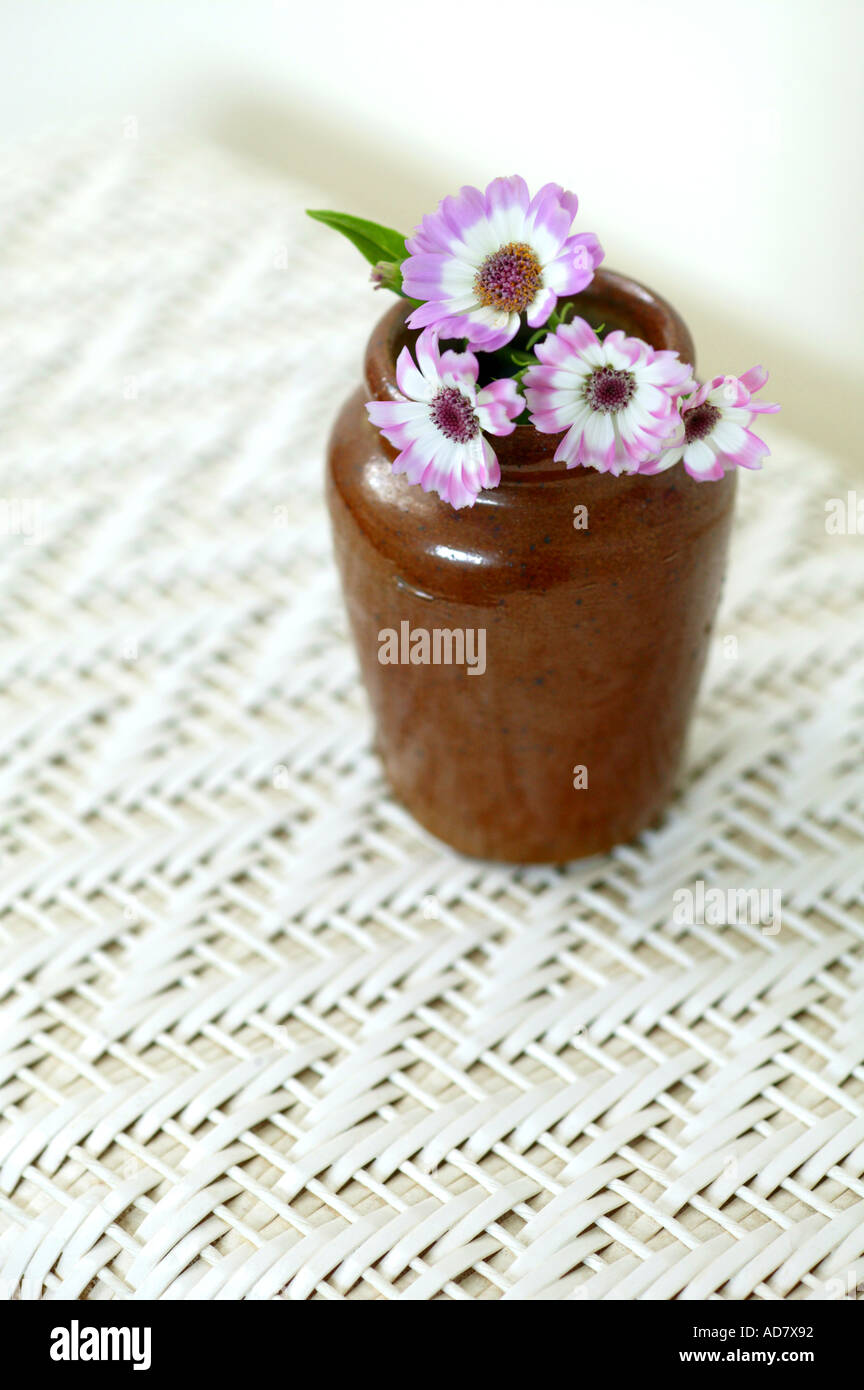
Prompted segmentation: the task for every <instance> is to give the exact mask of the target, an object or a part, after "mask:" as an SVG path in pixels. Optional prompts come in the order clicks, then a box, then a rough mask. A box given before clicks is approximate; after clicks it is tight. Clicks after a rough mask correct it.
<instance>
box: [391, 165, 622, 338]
mask: <svg viewBox="0 0 864 1390" xmlns="http://www.w3.org/2000/svg"><path fill="white" fill-rule="evenodd" d="M578 205H579V200H578V199H577V197H576V194H575V193H567V192H565V191H564V189H563V188H562V187H561V185H560V184H557V183H547V184H544V186H543V187H542V188H541V189H540V192H539V193H538V194H537V195H536V196H535V197H534V198H532V197H531V195H530V193H529V192H528V185H527V184H526V182H525V180H524V179H523V178H519V177H518V176H514V177H513V178H499V179H493V180H492V182H491V183H490V184H489V185H488V187H487V189H486V191H485V193H481V192H480V190H479V188H471V187H469V186H466V187H464V188H462V189H460V190H459V192H458V193H457V194H456V195H455V196H454V197H450V198H444V199H443V200H442V202H441V203H439V205H438V208H437V210H436V211H435V212H432V213H429V214H427V216H426V217H424V218H423V221H422V222H421V224H420V226H419V227H418V228H416V230H415V233H414V235H413V236H411V237H409V238H408V239H407V241H406V243H405V245H406V248H407V250H408V251H409V252H410V253H411V254H410V255H409V257H408V259H407V260H406V261H403V262H402V276H403V281H402V288H403V291H404V293H405V294H406V295H408V296H409V298H411V299H421V300H423V301H424V303H422V304H421V305H420V308H419V309H415V310H414V312H413V313H412V315H411V317H410V318H409V320H408V323H409V325H410V326H411V327H412V328H423V327H425V326H426V325H435V327H437V329H438V331H439V334H440V336H441V337H442V338H467V339H468V341H469V343H470V344H471V345H472V346H473V347H478V348H482V349H484V350H485V351H487V352H489V351H494V349H496V348H499V347H503V346H504V344H505V343H509V342H510V340H511V338H513V337H515V335H516V333H517V332H518V331H519V325H520V323H521V315H522V314H523V313H524V314H525V315H526V317H527V320H528V323H529V324H530V325H531V327H532V328H539V327H540V326H541V325H542V324H544V323H545V322H546V320H547V319H548V317H549V315H550V314H551V313H552V310H553V309H554V308H555V305H556V304H557V302H558V297H559V296H560V295H570V294H578V293H579V291H580V290H583V289H584V288H585V286H586V285H587V284H588V283H589V282H590V281H591V279H592V278H593V275H594V269H595V267H596V266H598V265H599V264H600V262H601V261H602V259H603V251H602V249H601V246H600V243H599V241H598V240H597V238H596V236H594V234H593V233H591V232H582V233H580V234H578V235H574V236H571V234H570V229H571V227H572V225H573V219H574V217H575V216H576V209H577V207H578Z"/></svg>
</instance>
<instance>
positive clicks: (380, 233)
mask: <svg viewBox="0 0 864 1390" xmlns="http://www.w3.org/2000/svg"><path fill="white" fill-rule="evenodd" d="M306 215H307V216H308V217H312V218H314V219H315V221H316V222H323V223H324V225H325V227H332V228H333V230H334V231H336V232H341V233H342V235H343V236H345V237H347V238H348V240H349V241H350V242H353V244H354V245H355V246H356V247H357V250H358V251H359V252H360V254H361V256H365V257H366V259H367V261H368V262H369V263H370V265H376V264H377V263H378V262H379V261H396V262H397V263H398V262H399V261H404V260H405V259H406V257H407V254H408V253H407V251H406V250H405V238H404V236H402V234H401V232H395V231H394V230H393V228H392V227H382V226H380V225H379V223H377V222H367V221H366V219H365V218H364V217H352V216H351V215H350V214H349V213H347V212H326V211H322V210H317V209H312V208H307V209H306Z"/></svg>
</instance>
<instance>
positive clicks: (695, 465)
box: [639, 367, 780, 482]
mask: <svg viewBox="0 0 864 1390" xmlns="http://www.w3.org/2000/svg"><path fill="white" fill-rule="evenodd" d="M767 380H768V373H767V372H766V370H765V368H764V367H751V368H750V370H749V371H747V372H745V373H744V375H743V376H739V377H735V376H715V377H714V378H713V380H712V381H707V382H705V384H704V386H700V387H699V389H698V390H697V391H695V392H694V393H693V394H692V395H690V396H687V397H685V398H683V399H681V400H680V401H679V402H678V405H679V408H680V411H681V419H680V424H679V428H678V431H677V435H676V438H675V442H674V443H673V444H671V445H669V441H668V440H667V441H666V443H667V446H668V447H666V448H665V449H664V450H663V452H662V453H661V454H660V455H659V457H658V458H655V459H649V460H648V462H647V463H645V464H643V465H642V467H641V468H640V470H639V471H640V473H662V472H663V471H664V470H665V469H667V468H671V467H672V465H673V464H676V463H680V462H683V464H684V467H685V469H686V470H687V472H688V473H689V474H690V476H691V478H696V479H697V480H699V481H700V482H709V481H712V482H713V481H716V480H717V479H719V478H722V477H723V475H724V473H725V472H726V470H727V468H761V467H762V460H763V458H765V457H766V456H767V455H768V454H770V453H771V450H770V449H769V448H768V446H767V444H765V443H764V442H763V440H761V439H760V438H759V436H758V435H757V434H753V433H752V431H751V429H750V426H751V425H752V424H753V422H754V420H755V418H756V416H757V415H765V414H774V412H775V411H778V410H779V409H780V407H779V405H772V404H771V402H769V401H756V400H754V399H753V397H754V395H755V394H756V392H757V391H761V389H762V387H763V386H764V385H765V383H766V381H767Z"/></svg>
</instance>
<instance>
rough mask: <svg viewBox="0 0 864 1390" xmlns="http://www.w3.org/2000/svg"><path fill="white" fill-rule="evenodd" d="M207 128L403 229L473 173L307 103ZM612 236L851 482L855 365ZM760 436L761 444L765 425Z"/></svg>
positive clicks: (232, 108) (702, 350)
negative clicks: (702, 289)
mask: <svg viewBox="0 0 864 1390" xmlns="http://www.w3.org/2000/svg"><path fill="white" fill-rule="evenodd" d="M209 125H210V134H211V136H212V137H213V138H214V139H215V140H216V141H217V142H218V143H220V144H221V145H223V147H225V148H227V149H228V150H230V151H231V153H232V154H234V155H235V156H238V157H240V158H243V159H245V160H247V161H249V162H252V163H257V164H259V165H264V166H266V167H267V168H269V169H271V170H272V171H273V172H275V173H276V174H281V175H283V176H285V177H286V178H291V179H297V180H300V181H302V182H304V183H308V184H309V185H310V186H312V187H317V188H319V189H320V190H321V204H322V206H327V207H333V208H336V209H338V210H340V211H343V210H344V211H349V212H354V213H356V214H357V215H358V216H362V217H369V218H372V219H373V220H375V221H380V222H384V223H387V224H388V225H391V226H396V227H399V228H405V229H406V231H407V230H408V229H409V228H411V227H413V226H414V225H415V224H416V222H417V221H418V220H419V218H420V217H421V216H422V214H423V213H424V212H428V211H430V210H431V209H432V208H434V207H435V205H436V203H437V202H438V199H439V198H440V197H442V196H443V194H445V193H447V192H454V191H455V190H456V188H457V187H458V185H459V184H460V183H465V182H471V181H472V179H473V178H475V174H474V173H473V172H472V170H470V169H466V170H464V171H462V170H460V171H458V172H457V173H456V175H455V177H454V171H453V169H452V168H451V167H450V166H449V165H446V166H445V165H444V164H437V163H435V162H433V161H430V160H428V159H427V158H425V157H424V158H423V160H422V161H420V162H418V163H417V164H413V163H411V162H410V161H408V160H406V159H405V158H404V156H402V155H401V154H400V152H399V151H398V150H397V149H393V148H389V147H387V146H386V145H383V144H378V145H374V144H370V143H369V142H368V141H364V140H363V139H360V138H358V137H356V136H355V135H353V134H352V133H351V132H350V131H348V132H347V133H346V128H345V126H344V124H339V123H336V122H332V123H328V122H327V121H321V120H320V119H318V118H317V117H316V119H315V120H314V121H312V120H310V119H309V115H308V112H307V111H306V110H304V109H302V108H300V107H297V106H292V104H291V102H290V101H288V100H281V99H280V101H278V102H267V101H263V100H262V101H259V102H250V101H248V100H239V101H238V100H232V99H227V100H225V102H224V104H223V105H222V107H221V108H220V109H217V110H214V111H211V113H210V122H209ZM502 172H510V171H509V170H507V171H502ZM477 181H479V179H478V180H477ZM616 242H617V245H618V247H619V248H623V250H621V249H619V251H618V252H616V254H615V256H614V268H615V269H618V270H622V271H625V272H627V273H631V274H633V275H635V278H636V279H640V278H644V279H646V280H651V281H652V283H653V285H654V288H655V289H657V290H658V291H659V292H660V293H661V294H666V295H667V296H668V297H669V298H670V299H673V300H674V301H675V304H676V307H677V308H679V309H680V310H681V312H682V313H683V315H684V317H685V318H686V320H687V322H688V323H689V325H690V328H691V330H692V332H693V337H694V339H695V341H696V345H697V351H698V353H699V368H700V371H702V372H705V373H708V372H710V373H712V374H714V373H718V372H720V371H730V372H734V373H738V372H743V371H745V370H746V369H747V368H748V367H751V366H752V365H753V364H754V363H756V362H762V363H764V365H765V366H767V367H768V369H769V371H770V372H771V380H770V382H769V385H768V388H767V390H766V392H765V395H766V397H767V398H768V399H769V400H775V401H779V402H780V403H781V405H782V407H783V409H782V414H781V416H780V417H779V420H780V422H782V426H783V429H784V431H786V432H789V433H791V434H796V435H800V436H802V437H803V438H805V439H807V440H809V441H811V442H812V443H814V444H816V445H817V446H818V445H821V446H822V447H823V448H824V449H825V450H826V452H828V453H831V454H834V455H835V456H836V457H837V458H838V459H840V460H841V461H842V462H843V463H844V464H845V465H846V468H847V471H848V473H849V478H850V481H852V482H854V481H856V480H858V481H860V479H861V476H862V470H861V450H860V446H859V443H858V436H859V430H858V426H857V420H856V418H855V412H854V411H853V410H852V409H851V408H850V406H851V403H852V402H854V401H856V400H857V399H858V396H859V395H860V392H861V389H862V383H861V381H860V380H859V379H858V377H857V375H856V374H855V373H854V372H851V371H844V370H843V369H842V368H838V367H837V366H836V365H834V364H832V363H826V362H824V361H821V360H820V359H819V358H817V357H810V356H809V355H808V351H807V341H806V339H803V338H802V339H801V340H800V341H799V342H797V343H790V341H789V339H788V337H785V336H784V337H781V336H779V335H778V334H777V333H776V332H775V331H774V330H773V328H772V325H771V324H769V323H764V322H760V323H754V324H752V325H751V324H748V323H747V322H745V321H742V320H741V319H738V318H734V317H726V316H725V315H724V314H723V313H722V312H721V311H718V309H717V306H716V305H715V304H713V303H711V302H710V301H708V300H705V299H703V298H700V296H699V295H698V293H693V294H691V293H690V290H689V288H688V286H687V285H686V284H678V285H675V284H672V283H669V282H666V283H660V280H659V279H658V277H657V276H654V277H652V276H650V275H649V274H648V273H647V272H646V271H640V263H639V247H638V243H637V242H635V241H633V242H631V243H629V246H628V244H627V243H626V242H625V241H624V240H623V239H622V238H621V237H617V238H616ZM628 252H629V254H628ZM767 434H768V438H769V442H770V423H769V424H768V427H767ZM769 466H770V465H769Z"/></svg>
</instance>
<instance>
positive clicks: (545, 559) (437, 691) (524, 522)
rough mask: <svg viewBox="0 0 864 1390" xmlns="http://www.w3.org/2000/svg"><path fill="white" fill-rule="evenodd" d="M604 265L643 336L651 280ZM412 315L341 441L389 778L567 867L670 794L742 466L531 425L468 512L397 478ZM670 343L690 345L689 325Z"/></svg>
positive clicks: (344, 500)
mask: <svg viewBox="0 0 864 1390" xmlns="http://www.w3.org/2000/svg"><path fill="white" fill-rule="evenodd" d="M595 279H596V280H597V281H599V283H598V284H597V285H596V290H595V293H596V294H597V296H598V300H599V308H600V310H601V311H602V309H603V307H604V281H605V282H607V285H608V282H610V280H611V281H612V282H614V283H613V284H612V289H611V290H609V291H607V292H606V293H605V307H606V308H607V309H608V310H610V313H609V317H611V318H612V320H613V326H618V324H619V323H620V324H621V326H624V327H625V328H627V329H628V331H631V332H632V331H635V332H638V331H639V328H640V327H643V330H644V325H643V324H641V323H640V320H639V306H638V304H637V306H636V309H634V310H633V317H634V320H635V322H634V323H633V324H632V325H630V324H628V319H627V313H628V312H629V310H628V309H627V308H624V309H617V310H616V308H615V294H614V293H613V291H617V290H618V288H619V286H620V285H624V286H626V287H629V286H630V285H632V284H633V282H627V281H623V280H622V279H621V277H615V276H612V275H611V273H610V272H599V273H598V276H597V277H595ZM636 289H637V290H639V291H641V290H642V287H640V286H637V287H636ZM644 293H645V294H648V293H649V292H647V291H644ZM583 298H584V297H583V296H580V303H581V302H582V299H583ZM653 302H654V303H656V302H658V301H656V300H654V301H653ZM659 303H661V304H662V301H659ZM610 304H611V309H610ZM663 307H664V308H666V309H668V306H663ZM670 313H671V311H670ZM403 318H404V311H402V310H401V309H400V307H399V306H396V310H395V312H391V314H389V315H388V316H386V318H385V320H384V321H382V324H381V325H379V327H378V329H377V330H376V333H375V334H373V338H372V340H371V341H370V349H369V353H368V355H367V386H366V388H364V389H361V390H359V391H357V392H356V393H355V394H354V395H353V396H352V397H351V398H350V399H349V400H348V401H347V402H346V404H345V406H344V408H343V410H342V412H341V414H340V415H339V417H338V419H337V421H336V424H335V427H334V430H333V434H332V437H331V442H330V448H329V455H328V484H327V492H328V504H329V508H330V514H331V520H332V525H333V534H334V544H335V554H336V559H337V563H338V565H339V570H340V574H341V579H342V586H343V591H344V595H345V601H346V605H347V609H348V614H349V618H350V623H351V628H352V633H353V636H354V641H355V644H356V648H357V654H358V658H359V662H360V667H361V671H362V674H363V678H364V682H365V685H366V689H367V692H368V695H369V699H370V702H371V705H372V709H373V713H374V717H375V721H376V727H377V747H378V751H379V753H380V755H381V758H382V761H383V764H384V768H385V771H386V774H387V777H388V779H389V781H390V784H391V786H392V788H393V790H394V792H395V794H396V795H397V797H398V798H399V799H400V800H401V801H402V802H403V803H404V805H405V806H406V807H407V808H408V809H409V811H411V812H412V814H413V815H414V816H415V817H416V819H417V820H418V821H420V823H421V824H422V825H424V826H425V827H426V828H427V829H428V830H430V831H431V832H432V833H433V834H434V835H436V836H438V837H439V838H440V839H442V840H444V841H446V842H447V843H448V844H450V845H451V846H453V847H454V848H455V849H457V850H460V851H462V852H464V853H466V854H470V855H475V856H479V857H483V858H489V859H498V860H506V861H511V862H522V863H532V862H534V863H540V862H553V863H554V862H563V861H565V860H568V859H572V858H579V857H583V856H585V855H590V854H594V853H598V852H600V851H603V850H607V849H609V848H611V847H612V846H613V845H615V844H618V843H621V842H623V841H626V840H628V839H630V838H632V836H633V835H635V834H636V833H637V832H638V831H639V830H641V829H643V828H645V827H646V826H648V825H650V824H651V823H652V822H653V821H654V820H656V819H657V817H658V816H659V814H660V813H661V811H662V810H663V807H664V806H665V805H666V803H667V801H668V799H669V797H670V796H671V794H672V790H673V786H674V781H675V776H676V773H677V770H678V766H679V762H680V758H681V754H682V749H683V745H684V741H685V736H686V731H687V725H688V722H689V719H690V715H691V713H692V708H693V703H694V700H695V696H696V692H697V689H698V685H699V679H700V676H701V674H702V669H703V667H704V663H705V657H706V654H707V644H708V640H709V634H710V630H711V625H712V622H713V618H714V615H715V612H716V608H717V604H718V600H719V596H720V590H721V585H722V579H723V572H724V568H725V560H726V550H727V543H728V536H729V530H730V524H731V518H732V511H733V502H734V492H735V481H736V480H735V476H734V474H727V476H726V477H725V478H724V479H722V480H721V481H720V482H715V483H697V482H695V481H694V480H693V479H691V478H690V477H689V476H688V475H687V474H686V473H685V471H684V469H683V468H682V467H681V466H676V467H674V468H672V469H670V470H668V471H667V472H665V473H661V474H658V475H656V476H653V477H650V476H645V477H642V476H639V475H625V476H620V477H613V476H612V475H610V474H604V473H599V472H596V471H595V470H593V469H585V468H576V469H572V470H569V471H568V470H567V469H565V468H564V467H563V466H561V465H557V464H555V463H554V462H553V459H552V455H553V454H554V451H555V447H556V445H557V442H558V439H557V437H555V436H541V435H538V434H537V433H536V431H534V430H533V429H532V428H530V427H519V428H517V430H516V431H515V432H514V434H513V435H511V436H508V437H507V438H506V439H503V440H493V441H492V443H493V447H494V448H495V449H496V452H498V455H499V459H500V460H501V463H502V480H501V484H500V485H499V487H498V488H496V489H493V490H490V491H487V492H484V493H481V495H480V497H479V498H478V500H477V502H476V503H475V505H474V506H473V507H472V508H467V509H464V510H461V511H454V510H453V509H452V508H451V507H450V506H448V505H447V504H445V503H443V502H442V501H441V500H440V499H439V498H438V497H437V496H436V495H435V494H427V493H424V492H422V491H421V489H420V488H418V487H416V486H412V485H411V484H409V483H408V482H407V481H406V480H405V478H404V477H402V476H396V475H394V474H393V473H392V467H391V465H392V458H393V451H392V450H391V449H390V446H389V445H387V444H386V442H385V441H384V440H383V439H382V438H381V436H380V434H379V433H378V431H377V430H376V429H375V428H374V427H373V426H372V425H370V424H369V422H368V419H367V417H366V412H365V410H364V402H365V401H366V400H369V399H371V398H372V397H373V396H377V397H378V398H383V399H386V398H387V396H388V395H392V394H393V390H394V389H395V388H394V385H393V381H392V377H391V375H390V370H389V363H390V362H391V360H392V362H393V363H394V366H395V356H396V354H397V352H398V347H399V345H400V343H401V342H402V341H403V340H404V336H405V335H404V329H403V328H402V326H401V325H402V319H403ZM675 322H676V324H680V320H677V316H676V318H675ZM608 323H609V318H607V324H608ZM681 330H683V334H684V335H686V329H683V325H681ZM674 331H678V330H677V329H676V330H674ZM376 335H377V337H376ZM678 335H679V338H680V337H681V332H680V331H679V333H678ZM639 336H642V337H644V338H646V339H647V341H649V342H651V341H652V337H649V336H648V333H647V332H646V331H643V332H641V333H640V334H639ZM652 336H653V339H654V341H653V342H652V345H653V346H655V347H661V348H662V347H669V346H673V347H676V348H677V347H679V344H678V343H677V342H670V340H669V339H670V337H673V336H674V332H673V330H672V329H667V330H666V331H665V333H661V332H659V331H658V330H657V329H656V328H655V329H654V332H653V335H652ZM658 338H659V339H660V341H657V339H658ZM682 345H683V347H684V349H685V350H684V351H683V352H682V356H685V353H686V349H687V347H688V346H689V347H690V353H691V359H690V360H692V344H689V337H688V338H687V340H686V342H684V343H683V344H682ZM679 350H680V348H679ZM424 634H425V637H424Z"/></svg>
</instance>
